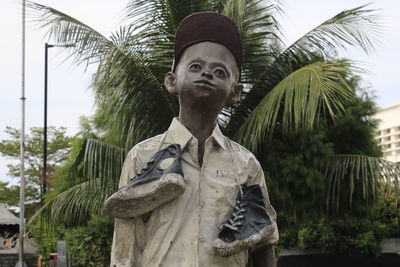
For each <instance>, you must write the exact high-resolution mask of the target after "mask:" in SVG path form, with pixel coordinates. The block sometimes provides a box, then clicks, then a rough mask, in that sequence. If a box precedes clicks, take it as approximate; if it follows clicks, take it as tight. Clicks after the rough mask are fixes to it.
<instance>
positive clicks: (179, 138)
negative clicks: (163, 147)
mask: <svg viewBox="0 0 400 267" xmlns="http://www.w3.org/2000/svg"><path fill="white" fill-rule="evenodd" d="M166 134H167V136H166V141H167V142H169V143H174V144H179V145H180V146H181V149H182V150H184V149H185V147H186V145H187V143H188V142H189V141H190V139H192V138H195V137H194V136H193V135H192V134H191V133H190V132H189V130H188V129H186V127H185V126H183V124H182V123H181V122H180V121H179V120H178V118H174V119H173V120H172V122H171V125H170V126H169V128H168V132H167V133H166ZM210 137H211V138H213V139H214V140H215V142H216V143H217V144H218V145H219V146H220V147H222V148H223V149H225V148H226V144H225V136H224V135H223V134H222V132H221V130H220V129H219V126H218V124H217V125H216V126H215V127H214V130H213V131H212V133H211V136H210Z"/></svg>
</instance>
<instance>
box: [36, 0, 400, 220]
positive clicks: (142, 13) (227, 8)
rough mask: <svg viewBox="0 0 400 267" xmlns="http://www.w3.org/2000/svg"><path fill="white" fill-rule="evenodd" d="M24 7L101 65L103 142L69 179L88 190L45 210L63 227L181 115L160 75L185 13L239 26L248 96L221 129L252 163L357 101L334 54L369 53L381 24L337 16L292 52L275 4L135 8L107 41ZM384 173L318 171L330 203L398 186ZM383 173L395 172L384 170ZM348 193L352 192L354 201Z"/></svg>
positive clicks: (212, 2)
mask: <svg viewBox="0 0 400 267" xmlns="http://www.w3.org/2000/svg"><path fill="white" fill-rule="evenodd" d="M28 7H29V8H30V10H31V11H32V13H33V15H34V18H35V19H34V20H35V21H36V22H38V23H39V25H40V26H41V27H44V28H46V29H47V30H48V36H49V38H52V41H53V42H55V43H56V44H59V45H65V44H71V43H73V44H75V46H74V47H69V48H67V49H69V51H70V56H71V57H73V58H74V60H75V62H76V63H77V64H86V65H90V64H97V71H96V73H95V75H94V81H93V89H94V91H95V97H96V105H97V112H96V116H98V117H101V118H103V122H104V124H103V127H104V129H105V132H106V136H105V138H103V139H101V140H99V139H98V140H94V139H90V140H87V141H86V142H85V144H84V145H83V146H82V149H81V152H80V153H79V155H78V157H77V158H76V161H75V168H73V170H74V171H75V172H73V173H74V175H78V174H79V175H80V176H81V177H85V179H86V180H85V182H84V183H80V184H75V185H74V186H73V187H71V188H69V189H68V190H66V191H64V192H62V193H61V194H59V195H57V196H56V197H54V198H53V199H52V200H50V201H49V202H48V203H47V204H46V205H45V206H44V207H43V208H42V210H41V212H42V213H43V214H45V211H47V212H49V213H50V214H52V216H49V218H51V220H53V222H63V223H66V224H74V223H80V222H84V221H86V220H87V218H88V217H89V216H91V214H98V213H100V212H101V206H102V203H103V201H104V199H105V198H106V197H107V196H108V195H109V194H110V193H111V192H113V191H114V190H115V189H116V186H117V183H118V178H119V177H118V176H119V172H120V169H121V166H122V163H123V158H124V156H125V154H126V153H127V151H128V150H129V149H130V148H131V147H132V146H133V145H134V144H136V143H137V142H139V141H141V140H144V139H146V138H149V137H151V136H154V135H156V134H159V133H161V132H163V131H165V130H166V129H167V128H168V126H169V123H170V121H171V119H172V118H173V117H174V116H176V115H177V113H178V103H177V99H176V98H175V97H172V96H170V95H168V94H167V91H166V90H165V89H164V88H163V77H164V74H165V73H166V72H167V71H169V70H170V66H171V62H172V58H173V42H174V34H175V30H176V27H177V25H178V24H179V22H180V21H181V20H182V19H183V18H184V17H186V16H187V15H189V14H191V13H193V12H198V11H202V10H214V11H217V12H220V13H222V14H225V15H227V16H229V17H231V18H232V19H233V20H234V21H235V22H236V24H237V25H238V27H239V29H240V32H241V36H242V40H243V48H244V59H245V62H244V64H243V70H242V76H241V77H242V78H241V79H242V83H243V84H244V88H245V89H244V92H243V97H242V101H241V103H240V104H238V105H237V106H234V107H231V108H226V109H224V110H223V111H222V112H221V115H220V117H219V123H220V125H221V126H222V128H223V130H224V132H225V133H226V134H227V135H228V136H229V137H230V138H232V139H234V140H237V141H238V142H240V143H241V144H243V145H244V146H246V147H248V148H249V149H251V150H252V151H254V152H255V153H256V154H258V155H260V154H262V153H264V152H265V146H264V144H265V143H266V142H268V140H271V138H273V136H276V135H277V134H279V135H288V134H290V133H295V132H298V131H310V130H312V129H315V128H317V127H318V125H320V124H324V123H327V121H335V120H337V119H338V118H340V117H341V116H343V114H345V109H346V103H349V102H351V101H353V99H355V97H356V96H355V89H354V86H352V85H351V83H350V82H349V81H350V80H351V78H352V77H353V76H354V73H355V72H356V71H357V67H355V66H354V64H353V63H352V62H351V61H350V60H347V59H338V58H337V51H338V49H343V48H346V47H349V46H356V47H360V48H361V49H363V50H364V51H365V52H367V53H368V52H370V51H371V50H372V49H373V44H374V43H375V42H376V41H377V39H378V38H379V33H380V26H379V24H378V23H376V22H377V21H378V18H377V17H376V16H375V15H374V11H373V10H369V9H367V6H361V7H357V8H354V9H350V10H345V11H343V12H341V13H339V14H338V15H336V16H334V17H332V18H330V19H328V20H326V21H325V22H323V23H321V24H320V25H318V26H317V27H315V28H314V29H312V30H310V31H309V32H308V33H307V34H305V35H304V36H302V37H301V38H299V39H298V40H297V41H295V42H294V43H293V44H291V45H289V46H285V45H284V44H283V42H282V41H281V29H280V25H279V23H278V22H277V16H276V14H277V13H279V12H281V11H282V7H281V4H280V3H279V1H262V0H131V1H129V3H128V5H127V8H126V16H125V22H126V24H125V25H124V26H121V27H120V28H119V29H118V30H117V31H115V32H114V33H113V34H112V35H111V36H110V37H105V36H103V35H101V34H100V33H98V32H97V31H96V30H94V29H93V28H91V27H89V26H88V25H85V24H84V23H82V22H80V21H79V20H77V19H75V18H72V17H70V16H68V15H67V14H64V13H62V12H60V11H58V10H55V9H53V8H51V7H48V6H44V5H40V4H36V3H32V2H30V3H29V4H28ZM107 136H113V138H112V140H113V142H111V143H109V142H106V141H107ZM383 164H386V165H383ZM385 166H387V163H384V161H383V160H381V159H378V158H373V157H369V156H366V155H364V156H357V155H334V156H332V157H331V158H330V160H328V161H327V162H326V164H325V167H324V169H323V170H322V171H321V173H325V174H326V179H327V184H329V185H330V189H328V193H329V194H328V199H327V201H328V202H329V203H331V202H332V201H334V200H335V197H337V195H338V194H339V192H340V188H341V187H343V182H342V183H340V181H346V183H347V185H350V186H352V185H354V181H355V180H356V179H359V180H360V181H362V186H363V188H364V189H365V190H364V193H365V196H367V195H368V196H369V195H371V196H375V195H376V192H377V191H378V188H379V185H380V182H381V181H388V177H390V176H392V175H393V174H395V180H394V181H397V177H398V174H399V169H393V168H384V167H385ZM264 169H268V166H264ZM389 169H390V170H391V171H392V172H391V173H387V172H384V171H383V170H389ZM349 173H353V174H355V175H349ZM392 177H393V176H392ZM390 181H391V180H390ZM88 192H89V193H88ZM352 194H353V190H350V199H352ZM39 214H40V213H39Z"/></svg>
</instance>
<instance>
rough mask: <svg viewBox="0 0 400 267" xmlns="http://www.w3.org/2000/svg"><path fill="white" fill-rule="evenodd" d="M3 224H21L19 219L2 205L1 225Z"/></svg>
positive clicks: (0, 209) (0, 208)
mask: <svg viewBox="0 0 400 267" xmlns="http://www.w3.org/2000/svg"><path fill="white" fill-rule="evenodd" d="M2 224H19V219H18V217H17V216H15V215H14V214H12V213H11V211H9V210H8V209H7V207H6V206H5V205H4V204H3V203H0V225H2Z"/></svg>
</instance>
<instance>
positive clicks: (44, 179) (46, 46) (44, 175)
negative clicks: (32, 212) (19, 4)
mask: <svg viewBox="0 0 400 267" xmlns="http://www.w3.org/2000/svg"><path fill="white" fill-rule="evenodd" d="M73 46H74V45H70V44H67V45H53V44H48V43H45V44H44V127H43V173H42V187H41V190H40V193H41V201H42V205H43V195H44V194H46V192H47V80H48V50H49V48H52V47H73Z"/></svg>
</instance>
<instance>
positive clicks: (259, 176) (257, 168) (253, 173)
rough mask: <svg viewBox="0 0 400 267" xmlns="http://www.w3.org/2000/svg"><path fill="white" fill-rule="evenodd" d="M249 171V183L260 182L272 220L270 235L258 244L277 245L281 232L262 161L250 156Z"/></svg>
mask: <svg viewBox="0 0 400 267" xmlns="http://www.w3.org/2000/svg"><path fill="white" fill-rule="evenodd" d="M247 168H248V172H249V181H248V185H252V184H259V185H260V187H261V191H262V194H263V197H264V202H265V207H266V210H267V214H268V215H269V217H270V219H271V221H272V231H271V234H270V235H269V237H268V238H267V239H265V240H261V241H260V243H258V244H257V247H261V246H265V245H275V244H276V243H277V242H278V240H279V232H278V226H277V224H276V212H275V209H274V208H273V207H272V205H271V203H270V200H269V195H268V189H267V185H266V182H265V178H264V172H263V170H262V168H261V165H260V163H259V162H258V161H257V160H256V159H255V158H250V160H249V162H248V166H247Z"/></svg>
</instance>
